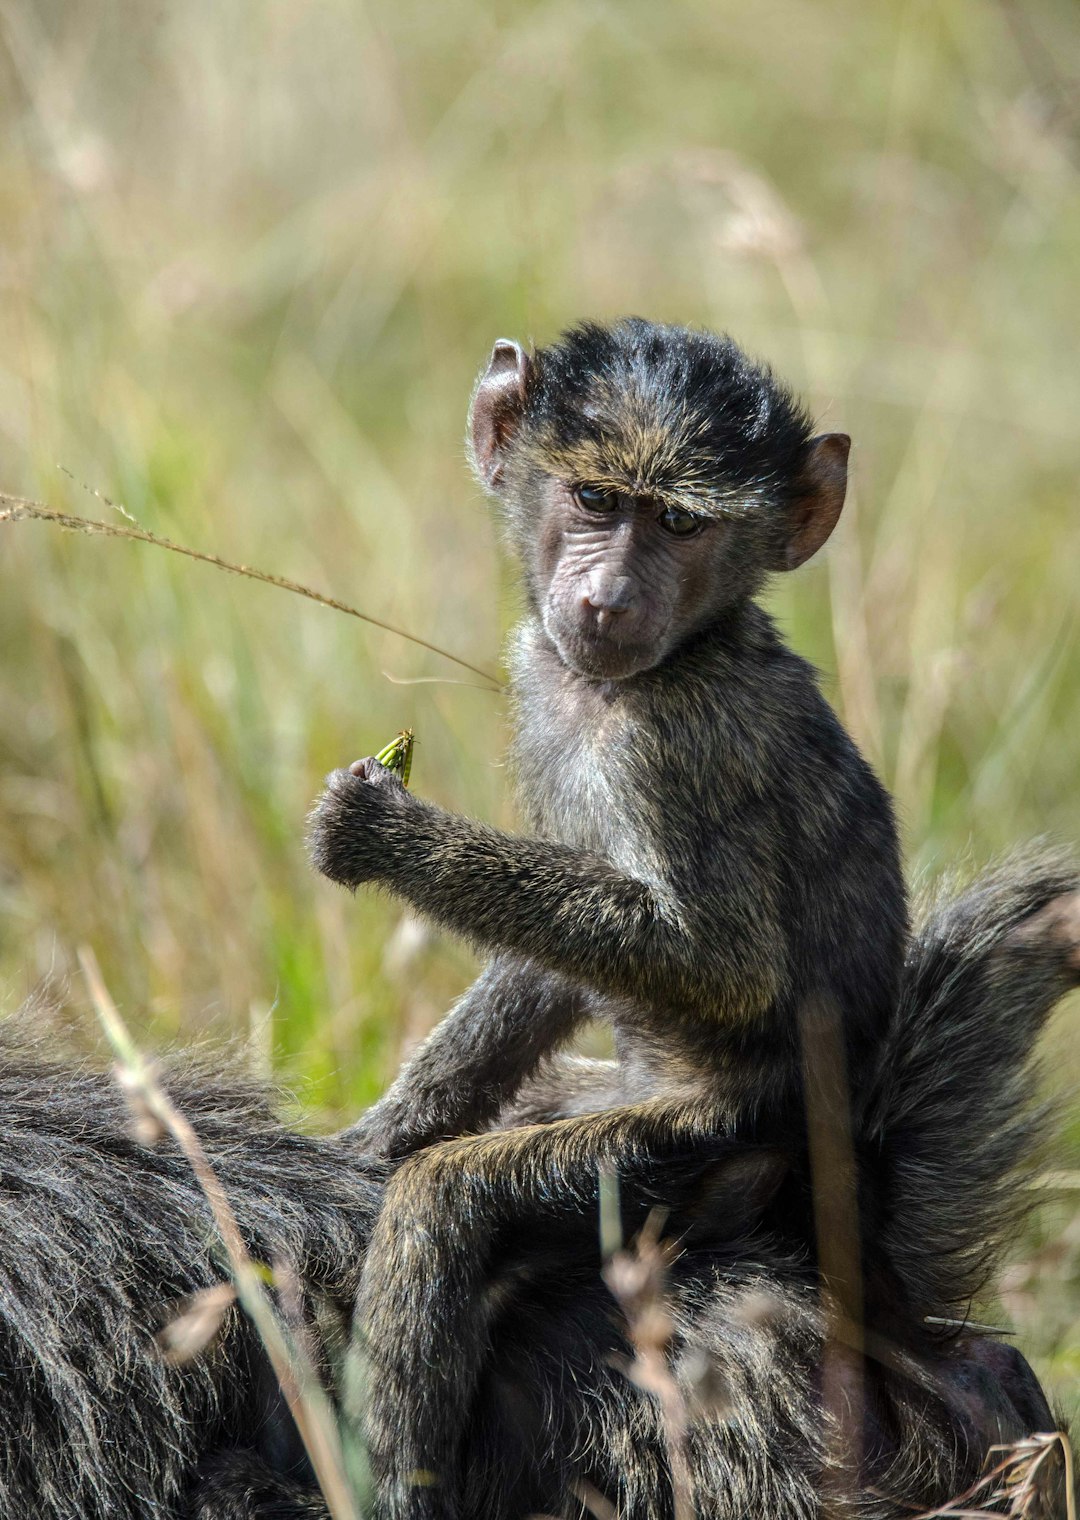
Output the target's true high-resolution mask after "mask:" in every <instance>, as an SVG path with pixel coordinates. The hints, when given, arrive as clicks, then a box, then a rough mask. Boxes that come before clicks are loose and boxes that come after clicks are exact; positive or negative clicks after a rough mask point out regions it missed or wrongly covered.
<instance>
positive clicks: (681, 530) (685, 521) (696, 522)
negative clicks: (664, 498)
mask: <svg viewBox="0 0 1080 1520" xmlns="http://www.w3.org/2000/svg"><path fill="white" fill-rule="evenodd" d="M657 521H658V522H659V524H660V526H661V527H662V528H663V530H664V532H665V533H673V534H674V535H675V537H676V538H691V537H692V536H693V535H694V534H695V533H700V532H701V530H702V528H703V527H704V526H705V524H706V522H707V521H708V519H707V518H705V517H702V516H701V515H700V514H699V513H697V512H684V511H683V510H682V509H681V507H665V509H664V510H663V512H661V513H660V516H659V517H658V518H657Z"/></svg>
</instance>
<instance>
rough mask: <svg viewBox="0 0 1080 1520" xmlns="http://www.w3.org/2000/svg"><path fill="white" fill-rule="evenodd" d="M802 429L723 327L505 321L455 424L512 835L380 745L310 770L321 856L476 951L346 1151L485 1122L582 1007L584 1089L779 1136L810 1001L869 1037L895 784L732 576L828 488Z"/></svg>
mask: <svg viewBox="0 0 1080 1520" xmlns="http://www.w3.org/2000/svg"><path fill="white" fill-rule="evenodd" d="M811 432H812V430H811V426H810V421H809V418H808V416H807V415H806V413H805V412H804V411H803V410H802V409H801V408H800V407H799V406H798V404H797V403H796V402H795V400H794V399H793V397H792V396H791V394H790V393H789V392H788V391H787V390H786V389H785V388H784V387H783V386H782V385H781V384H780V383H779V382H778V381H777V380H776V379H775V378H774V377H773V376H772V375H771V374H770V373H769V372H768V371H767V370H766V369H763V368H761V367H759V366H758V365H755V364H753V363H751V361H750V360H749V359H747V358H746V357H745V355H744V354H742V353H741V352H740V350H739V349H738V348H737V347H736V346H735V344H734V343H732V342H731V341H730V339H727V338H717V337H713V336H711V335H709V334H706V333H695V332H689V331H687V330H686V329H683V328H676V327H660V326H655V325H653V324H651V323H647V322H642V321H625V322H621V323H619V324H617V325H616V326H614V327H611V328H603V327H598V326H595V325H592V324H585V325H583V326H581V327H578V328H575V329H573V330H572V331H571V332H569V333H567V334H566V335H565V336H564V338H563V339H562V340H561V342H559V343H557V344H555V345H553V346H552V347H550V348H546V349H540V350H539V351H538V352H537V353H535V354H533V355H531V356H529V355H526V354H525V353H524V351H523V350H522V349H520V348H519V347H518V346H517V345H516V344H513V343H506V342H500V343H497V344H496V346H495V349H494V352H493V354H492V356H491V360H490V363H489V365H488V367H487V370H486V371H485V373H484V374H483V375H482V377H481V379H480V381H479V383H478V385H477V388H476V392H475V394H474V397H473V402H472V410H471V419H470V445H471V451H472V457H473V460H474V463H475V467H476V470H477V473H478V475H479V476H480V479H481V481H482V482H483V484H484V485H485V486H486V487H487V488H488V489H489V490H490V491H491V492H492V493H493V495H494V496H495V498H496V500H497V502H498V503H499V506H500V508H501V512H502V516H503V520H504V522H505V525H506V529H507V533H508V537H509V540H510V543H511V546H512V547H513V549H514V551H515V553H516V554H517V556H518V558H519V560H520V561H521V565H522V569H523V572H524V585H525V591H526V596H527V599H528V613H527V616H526V618H525V621H524V622H523V624H522V625H521V627H520V628H519V629H518V632H517V634H516V636H515V639H514V643H513V650H512V654H511V666H512V674H513V690H514V699H515V707H516V724H515V736H514V743H513V751H514V760H515V768H516V774H517V781H518V788H519V792H520V796H521V801H522V804H523V808H524V812H525V814H526V817H527V819H528V821H529V824H530V825H531V828H532V833H531V834H530V835H528V836H521V837H517V836H511V835H507V834H502V833H499V832H497V831H496V830H494V829H491V828H487V827H485V826H484V825H482V824H478V823H474V822H472V821H470V820H468V819H465V818H460V817H456V816H454V815H452V814H450V813H446V812H444V811H443V810H441V809H439V808H436V807H433V806H431V805H430V804H428V803H425V802H423V801H421V800H420V799H419V798H417V797H416V796H414V795H413V794H411V793H409V792H407V791H406V790H405V788H404V787H403V786H401V785H400V783H399V782H398V781H397V779H396V778H395V777H394V776H393V775H392V774H391V773H390V772H389V771H387V770H386V769H385V768H384V767H382V766H380V765H378V764H377V763H376V762H375V761H373V760H366V761H360V762H357V764H356V765H354V766H353V767H352V769H351V770H349V771H338V772H335V773H334V775H333V776H332V777H331V778H330V783H329V786H328V789H327V792H326V794H325V796H324V797H323V799H322V801H321V803H320V804H319V806H318V808H317V809H316V811H315V813H314V814H313V817H312V820H311V845H312V854H313V858H314V860H315V862H316V864H317V865H318V866H319V868H320V869H321V870H322V871H324V872H325V873H326V874H327V875H328V876H330V877H332V878H333V879H334V880H335V881H339V882H343V883H345V884H346V885H347V886H350V887H355V886H357V885H359V884H360V883H361V882H364V881H374V882H378V883H380V884H381V885H383V886H386V887H388V888H390V889H391V890H392V891H394V892H397V893H399V894H400V895H401V896H402V897H404V898H405V899H407V900H408V901H409V902H411V903H412V904H413V906H414V907H416V908H417V909H418V910H419V911H421V912H422V913H425V914H427V915H429V916H430V917H431V918H433V919H435V920H436V921H437V922H439V923H441V924H443V925H445V926H446V927H448V928H450V929H453V930H455V931H457V932H458V933H460V934H462V935H464V936H466V937H467V938H469V939H471V940H473V941H474V942H476V943H477V944H480V945H483V946H485V947H486V948H488V949H490V950H491V951H493V952H494V958H493V959H492V961H491V962H490V963H489V965H488V967H487V969H486V970H485V972H484V973H483V975H482V976H481V977H480V979H479V980H478V981H477V982H476V984H475V985H474V986H473V988H472V989H471V990H470V991H469V992H468V993H467V994H466V995H465V997H464V998H463V999H462V1000H461V1002H460V1003H459V1004H458V1006H457V1007H456V1008H455V1009H454V1010H453V1012H452V1013H451V1014H450V1015H449V1017H448V1018H447V1019H445V1020H444V1021H443V1022H442V1024H441V1025H440V1026H439V1028H438V1030H437V1031H436V1033H435V1034H434V1035H433V1036H432V1037H431V1039H430V1040H429V1041H428V1042H427V1044H426V1045H425V1046H424V1047H423V1048H422V1050H421V1051H420V1052H419V1054H418V1055H417V1056H416V1057H415V1059H414V1060H413V1061H412V1062H411V1063H410V1064H409V1066H408V1067H407V1068H406V1069H405V1071H404V1072H403V1073H402V1075H401V1076H400V1077H399V1079H398V1081H397V1082H396V1083H395V1084H394V1085H393V1087H392V1088H391V1089H390V1092H389V1093H388V1094H387V1096H386V1097H385V1098H384V1099H383V1101H382V1102H381V1103H380V1104H378V1105H377V1106H376V1107H375V1108H374V1109H373V1110H372V1111H371V1113H370V1115H368V1116H367V1117H366V1119H365V1120H364V1121H363V1123H362V1124H361V1126H360V1127H359V1129H358V1132H357V1143H358V1145H359V1146H363V1147H365V1148H368V1149H371V1150H374V1151H376V1152H378V1153H380V1154H384V1155H387V1156H402V1155H406V1154H408V1153H409V1152H411V1151H413V1150H416V1149H418V1148H419V1147H421V1146H423V1145H426V1144H429V1143H430V1142H432V1141H434V1140H439V1139H444V1138H447V1137H449V1136H452V1135H458V1134H462V1133H464V1132H467V1131H470V1130H479V1129H483V1128H484V1127H485V1126H487V1125H488V1124H489V1123H491V1122H492V1121H493V1120H494V1119H495V1118H496V1116H497V1115H498V1113H499V1111H500V1109H501V1108H502V1107H503V1105H504V1104H505V1103H506V1102H507V1101H508V1100H511V1099H513V1097H514V1096H515V1095H516V1094H517V1092H518V1091H519V1089H520V1087H521V1084H522V1082H523V1081H524V1080H525V1079H526V1078H528V1077H529V1076H530V1075H531V1074H532V1073H533V1072H534V1071H535V1070H536V1069H537V1067H538V1065H539V1063H540V1062H541V1061H542V1060H543V1058H544V1057H545V1056H547V1055H548V1054H549V1053H550V1052H551V1051H553V1050H554V1049H555V1048H556V1047H558V1046H559V1045H561V1044H563V1043H564V1042H565V1041H566V1040H567V1039H568V1037H569V1036H570V1035H571V1034H572V1033H573V1032H574V1030H575V1028H576V1027H577V1025H578V1024H580V1023H581V1021H582V1020H583V1019H584V1018H585V1017H586V1016H589V1015H593V1016H603V1017H607V1018H609V1019H610V1020H611V1021H612V1022H613V1024H614V1025H615V1029H616V1038H617V1043H618V1049H619V1057H620V1060H619V1070H618V1073H617V1080H616V1081H615V1082H614V1083H613V1082H612V1073H611V1071H610V1070H609V1069H604V1070H603V1071H601V1073H600V1078H601V1091H600V1092H599V1093H598V1094H594V1095H592V1101H590V1095H589V1094H587V1093H586V1094H582V1093H581V1092H576V1093H575V1095H574V1099H573V1101H574V1103H575V1105H576V1106H577V1107H578V1108H579V1109H581V1108H584V1109H588V1108H595V1107H597V1106H600V1105H604V1104H609V1103H611V1102H612V1101H615V1100H616V1099H622V1100H623V1101H631V1102H636V1101H638V1100H639V1099H642V1098H644V1097H646V1096H657V1095H660V1094H663V1095H668V1096H670V1097H671V1098H672V1099H673V1100H674V1101H675V1103H676V1105H679V1104H681V1103H682V1102H683V1101H684V1100H686V1099H688V1098H689V1099H693V1098H696V1097H698V1096H705V1097H707V1098H708V1100H709V1102H710V1104H712V1105H713V1106H714V1108H715V1110H716V1113H717V1115H722V1116H723V1122H724V1123H725V1124H726V1125H727V1126H731V1125H735V1124H738V1123H743V1122H746V1121H750V1122H751V1123H752V1124H756V1123H757V1122H758V1121H762V1120H764V1121H765V1122H766V1123H767V1124H768V1126H769V1128H770V1130H776V1131H778V1132H780V1133H788V1132H790V1130H791V1116H792V1111H793V1109H794V1110H797V1108H798V1103H799V1087H800V1047H799V1028H798V1010H799V1008H800V1005H801V1004H803V1003H804V1002H805V1001H806V1000H807V999H808V998H813V997H818V998H822V997H824V998H827V999H828V1000H829V1002H830V1004H831V1006H833V1007H834V1008H835V1009H836V1010H837V1015H838V1018H839V1020H840V1023H841V1026H842V1031H843V1044H844V1046H845V1047H846V1054H847V1059H848V1063H849V1066H851V1067H855V1066H856V1065H858V1066H861V1065H862V1064H863V1063H864V1062H865V1060H866V1058H867V1055H868V1053H869V1051H870V1050H871V1049H872V1048H873V1046H874V1043H875V1041H876V1039H877V1037H878V1036H879V1034H880V1032H881V1030H882V1028H883V1027H884V1024H885V1021H886V1020H887V1018H888V1016H889V1013H890V1011H891V1010H892V1008H893V1006H894V1004H895V999H896V990H897V980H898V976H899V970H900V963H901V958H902V954H903V942H904V933H905V926H906V914H905V903H904V889H903V883H902V878H901V873H900V864H899V851H898V848H897V841H896V834H895V828H894V824H893V818H892V810H891V806H890V803H889V799H888V797H887V795H886V794H885V792H884V790H883V789H882V787H881V786H880V785H879V783H878V782H877V780H876V779H875V777H874V776H873V774H872V772H871V771H870V769H869V767H868V766H867V765H866V763H865V762H864V761H863V759H862V758H861V756H860V755H859V753H858V751H857V750H856V748H855V746H854V744H853V743H852V741H851V740H850V739H849V738H848V736H847V734H846V733H845V732H844V730H843V728H842V727H841V725H840V723H839V721H838V720H837V718H836V716H835V714H834V713H833V712H832V710H831V708H830V707H829V706H828V704H827V703H826V702H825V700H824V699H823V698H822V696H821V694H820V692H819V691H818V688H817V683H816V680H815V676H814V673H813V671H812V670H811V668H810V667H809V666H808V665H807V664H806V663H805V662H804V661H803V660H801V659H799V658H798V657H797V656H796V655H794V654H792V653H791V652H790V651H789V650H788V649H787V648H786V647H785V646H784V644H783V643H782V641H781V640H780V638H779V636H778V634H777V633H776V630H775V629H774V627H773V625H772V623H771V621H770V620H769V618H768V617H767V616H766V615H765V613H764V612H762V611H761V609H760V608H759V607H758V606H757V605H756V604H755V602H754V601H753V596H754V594H755V593H756V592H757V591H758V590H760V588H761V586H762V584H763V583H764V581H765V579H766V577H767V576H768V574H769V573H770V572H771V571H778V570H790V569H794V568H795V567H796V566H798V565H800V564H802V563H803V562H804V561H805V560H806V559H808V558H809V557H810V556H811V555H812V554H813V553H814V551H815V550H816V549H818V548H819V547H820V546H821V544H822V543H824V541H825V540H826V538H827V537H828V536H829V533H830V532H831V531H832V528H833V526H834V524H835V522H836V520H837V518H838V516H839V514H840V510H841V507H842V505H843V500H844V492H845V485H846V469H847V466H846V461H847V452H848V439H847V438H846V437H844V436H843V435H842V434H826V435H824V436H820V437H812V436H811ZM556 1111H557V1112H562V1109H561V1107H557V1109H556ZM677 1111H678V1108H677V1107H676V1112H677ZM537 1116H538V1117H547V1116H548V1115H537ZM627 1122H628V1123H630V1124H631V1125H632V1123H633V1119H632V1118H631V1117H628V1119H627Z"/></svg>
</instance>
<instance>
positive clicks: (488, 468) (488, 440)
mask: <svg viewBox="0 0 1080 1520" xmlns="http://www.w3.org/2000/svg"><path fill="white" fill-rule="evenodd" d="M531 367H532V364H531V360H530V359H529V356H528V354H526V352H525V350H524V349H523V348H522V347H521V344H520V343H514V342H512V341H511V340H510V339H509V338H500V339H499V341H498V342H497V343H496V345H495V347H494V348H493V349H492V350H491V358H490V359H489V360H488V365H487V369H486V370H485V371H484V373H483V374H482V375H481V376H480V379H479V380H478V381H477V382H476V389H475V390H474V391H473V398H472V405H471V406H470V408H469V455H470V458H471V460H472V466H473V469H474V470H475V471H476V473H477V475H478V476H479V477H480V481H481V484H483V485H485V486H486V487H487V488H488V490H489V491H494V490H497V489H498V486H499V484H500V482H501V480H502V475H503V468H504V466H505V463H506V454H507V450H508V448H509V445H510V443H511V440H512V439H513V436H514V434H515V433H516V432H517V429H518V424H519V423H520V422H521V415H522V412H523V411H524V409H525V395H526V390H527V387H528V382H529V372H530V369H531Z"/></svg>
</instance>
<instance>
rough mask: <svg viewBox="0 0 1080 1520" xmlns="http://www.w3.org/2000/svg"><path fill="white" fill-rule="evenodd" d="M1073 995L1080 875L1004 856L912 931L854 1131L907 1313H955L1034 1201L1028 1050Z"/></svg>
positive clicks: (880, 1240) (1035, 1109) (1065, 860)
mask: <svg viewBox="0 0 1080 1520" xmlns="http://www.w3.org/2000/svg"><path fill="white" fill-rule="evenodd" d="M1077 985H1080V872H1078V869H1077V865H1076V862H1075V860H1074V859H1072V858H1071V857H1069V856H1068V855H1066V854H1064V853H1062V852H1058V851H1053V850H1049V849H1045V848H1041V849H1037V850H1029V851H1028V852H1026V853H1024V854H1022V855H1014V856H1012V857H1010V858H1008V859H1006V860H1004V861H1003V862H1002V863H1001V864H1000V865H998V866H996V867H994V868H993V869H991V870H989V871H987V872H986V873H985V874H983V875H982V876H980V877H979V878H978V880H976V882H975V883H974V884H973V885H972V886H971V887H969V888H967V890H965V891H963V892H962V893H961V894H960V895H958V896H954V897H952V898H951V899H948V900H946V899H944V898H942V897H939V898H938V900H937V901H936V902H934V903H932V904H931V905H930V907H929V910H928V911H927V912H926V914H925V916H924V917H923V919H922V922H921V924H920V926H919V927H918V928H917V930H916V931H915V932H914V934H913V936H912V940H911V945H910V949H909V951H908V956H907V962H906V967H905V973H904V982H903V990H902V994H901V998H900V1001H899V1005H898V1008H897V1011H896V1015H895V1017H894V1021H893V1025H892V1028H891V1030H890V1033H889V1037H888V1039H887V1041H886V1043H885V1047H884V1049H883V1052H882V1058H881V1060H880V1062H879V1065H878V1067H877V1069H876V1072H875V1074H874V1076H873V1079H872V1081H871V1084H870V1089H869V1093H868V1097H867V1101H866V1103H865V1105H864V1106H862V1111H861V1117H862V1121H863V1122H862V1124H861V1125H860V1128H861V1131H862V1134H863V1135H864V1136H865V1138H866V1140H867V1142H868V1144H867V1150H866V1152H864V1154H866V1155H867V1156H868V1157H869V1158H871V1160H870V1165H871V1168H872V1172H873V1174H874V1179H875V1180H874V1188H873V1193H874V1199H873V1201H872V1203H871V1216H870V1220H869V1221H868V1236H872V1241H871V1244H872V1247H873V1255H874V1258H875V1260H876V1262H877V1263H878V1264H879V1265H883V1266H885V1267H886V1268H887V1270H888V1271H889V1272H890V1275H891V1276H892V1277H893V1279H894V1285H895V1286H896V1287H897V1288H899V1290H900V1293H901V1295H902V1298H903V1299H904V1300H906V1307H907V1309H908V1310H909V1311H910V1312H911V1313H912V1314H913V1315H914V1316H916V1317H917V1318H918V1319H920V1320H922V1319H923V1318H924V1317H926V1316H931V1317H943V1318H963V1317H964V1315H965V1314H966V1312H967V1310H968V1308H969V1306H970V1304H971V1301H972V1299H973V1298H974V1297H975V1296H976V1295H977V1294H978V1293H979V1291H980V1290H981V1289H982V1288H983V1287H984V1285H985V1283H986V1281H987V1278H988V1277H989V1276H990V1275H991V1274H992V1272H993V1271H994V1269H995V1268H996V1267H997V1265H998V1261H999V1258H1000V1254H1001V1251H1002V1249H1003V1247H1004V1245H1005V1244H1006V1242H1007V1241H1008V1239H1009V1237H1010V1234H1011V1233H1012V1232H1013V1231H1014V1230H1015V1228H1016V1225H1017V1223H1018V1221H1019V1218H1020V1217H1021V1216H1022V1214H1023V1211H1024V1204H1025V1201H1026V1200H1027V1199H1030V1196H1031V1194H1030V1190H1029V1189H1026V1188H1024V1187H1023V1186H1022V1180H1023V1177H1024V1173H1025V1171H1026V1170H1029V1169H1030V1168H1031V1166H1032V1165H1033V1164H1034V1161H1035V1158H1036V1155H1037V1152H1038V1150H1039V1146H1040V1141H1041V1139H1042V1137H1043V1132H1044V1130H1045V1128H1046V1108H1045V1105H1043V1106H1041V1107H1040V1105H1039V1104H1038V1102H1037V1101H1036V1097H1037V1095H1036V1077H1037V1065H1036V1061H1035V1047H1036V1042H1037V1040H1038V1036H1039V1033H1040V1031H1041V1030H1042V1028H1043V1026H1044V1024H1045V1023H1046V1021H1047V1019H1048V1017H1049V1015H1050V1013H1051V1011H1052V1010H1053V1008H1054V1006H1055V1004H1056V1003H1057V1002H1058V1000H1059V999H1060V998H1061V997H1062V995H1063V994H1064V993H1065V992H1067V991H1068V990H1069V988H1070V987H1075V986H1077Z"/></svg>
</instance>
